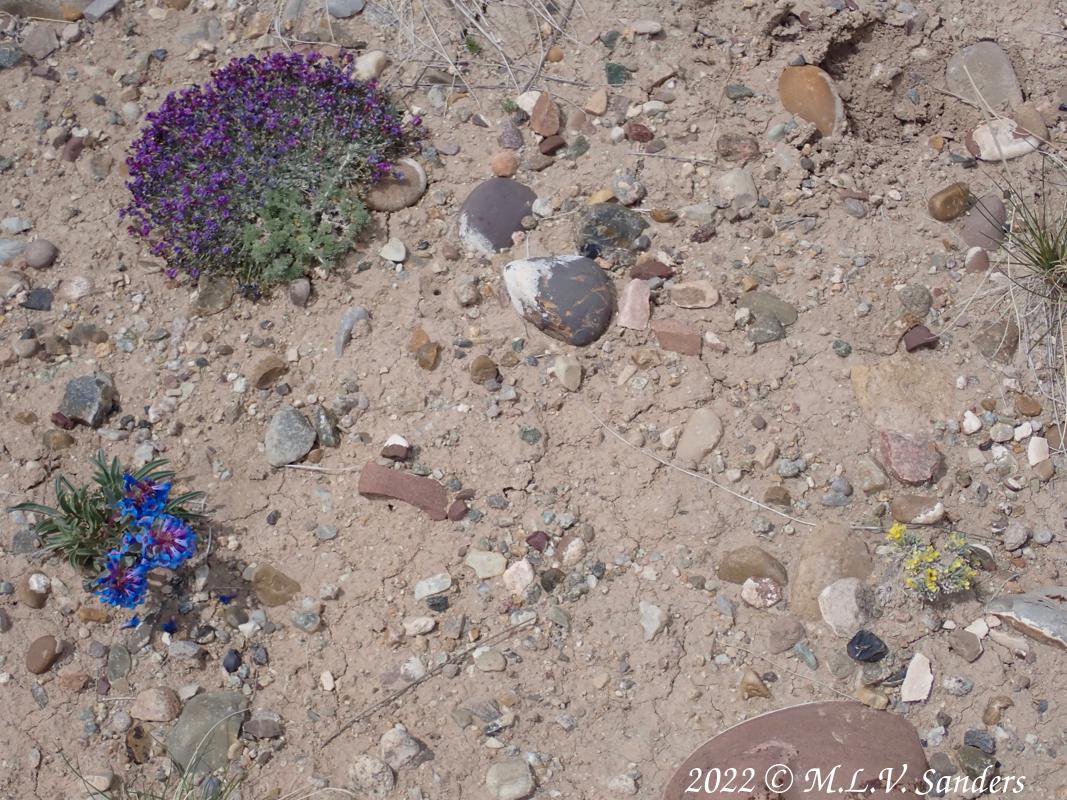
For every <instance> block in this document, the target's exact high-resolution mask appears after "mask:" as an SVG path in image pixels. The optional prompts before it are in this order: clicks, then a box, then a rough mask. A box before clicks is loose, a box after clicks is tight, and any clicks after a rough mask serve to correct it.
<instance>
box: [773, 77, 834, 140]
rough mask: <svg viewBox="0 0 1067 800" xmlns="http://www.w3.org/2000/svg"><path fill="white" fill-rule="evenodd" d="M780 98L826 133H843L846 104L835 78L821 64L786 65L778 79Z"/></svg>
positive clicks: (794, 111)
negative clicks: (822, 68) (824, 70)
mask: <svg viewBox="0 0 1067 800" xmlns="http://www.w3.org/2000/svg"><path fill="white" fill-rule="evenodd" d="M778 97H779V99H780V100H781V101H782V105H783V106H784V107H785V109H786V110H787V111H790V112H792V113H793V114H796V115H797V116H798V117H800V118H801V119H804V120H807V121H808V122H811V123H814V124H815V127H817V128H818V129H819V133H821V134H822V135H823V136H840V135H841V134H842V133H844V131H845V128H846V125H847V119H846V117H845V105H844V103H842V102H841V97H840V95H838V93H837V89H836V87H835V86H834V82H833V79H832V78H831V77H830V76H829V75H827V74H826V73H825V72H823V71H822V70H821V69H819V68H818V67H815V66H811V65H806V66H803V67H786V68H785V69H784V70H782V74H781V76H780V77H779V78H778Z"/></svg>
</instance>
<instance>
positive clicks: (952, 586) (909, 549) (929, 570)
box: [886, 522, 978, 601]
mask: <svg viewBox="0 0 1067 800" xmlns="http://www.w3.org/2000/svg"><path fill="white" fill-rule="evenodd" d="M886 539H887V540H888V541H889V542H890V543H891V544H893V545H894V546H895V547H896V548H897V550H898V552H899V553H900V554H901V555H902V556H903V559H902V565H903V568H904V587H905V588H906V589H907V590H908V591H910V592H912V593H913V594H916V595H918V596H919V597H921V598H922V599H923V600H927V601H933V600H936V599H938V598H939V597H947V596H949V595H954V594H959V593H960V592H964V591H967V590H968V589H970V588H971V587H972V586H973V585H974V579H975V576H977V574H978V571H977V570H976V569H975V568H974V567H973V566H971V564H970V562H969V561H968V559H967V555H966V553H967V538H966V537H965V536H964V535H963V534H962V533H956V532H953V533H950V534H949V536H948V539H947V540H946V542H945V544H944V547H943V548H942V549H941V550H938V549H937V548H936V547H934V546H933V545H932V544H930V543H928V542H925V541H923V540H922V539H921V538H920V537H919V536H918V535H916V534H915V533H912V532H911V531H909V530H908V528H907V526H906V525H904V524H903V523H900V522H897V523H894V524H893V526H892V527H890V529H889V531H888V532H887V533H886Z"/></svg>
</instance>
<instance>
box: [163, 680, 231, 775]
mask: <svg viewBox="0 0 1067 800" xmlns="http://www.w3.org/2000/svg"><path fill="white" fill-rule="evenodd" d="M246 713H247V701H246V700H245V698H244V697H242V696H241V695H239V694H237V693H236V692H207V693H206V694H200V695H197V696H196V697H194V698H192V699H191V700H190V701H189V702H187V703H186V704H185V708H183V709H182V713H181V716H180V717H178V721H177V722H176V723H175V724H174V728H173V729H172V730H171V732H170V735H169V736H168V737H167V754H168V755H169V756H170V757H171V759H172V760H173V761H174V763H176V764H177V765H178V766H180V767H181V768H182V769H183V770H185V771H186V772H192V773H193V774H194V775H198V774H202V773H205V772H213V771H215V770H217V769H221V768H222V767H224V766H225V765H226V762H227V760H228V759H227V753H228V752H229V749H230V747H231V746H232V745H233V744H234V742H236V741H237V736H238V734H239V733H240V731H241V723H242V722H243V721H244V718H245V714H246Z"/></svg>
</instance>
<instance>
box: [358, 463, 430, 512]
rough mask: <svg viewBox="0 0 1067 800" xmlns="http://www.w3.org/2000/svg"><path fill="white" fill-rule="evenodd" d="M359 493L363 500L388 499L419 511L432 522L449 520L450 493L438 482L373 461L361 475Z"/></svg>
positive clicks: (364, 468) (365, 467)
mask: <svg viewBox="0 0 1067 800" xmlns="http://www.w3.org/2000/svg"><path fill="white" fill-rule="evenodd" d="M359 493H360V494H361V495H363V496H364V497H371V498H388V499H391V500H400V501H402V502H404V503H408V504H410V505H413V506H415V507H416V508H420V509H422V510H423V511H425V512H426V513H427V514H429V515H430V518H431V519H435V520H443V519H445V518H447V516H448V514H447V512H446V507H447V504H448V494H447V492H446V491H445V487H444V486H442V485H441V484H439V483H438V482H437V481H435V480H431V479H430V478H423V477H420V476H418V475H410V474H408V473H406V472H400V471H398V470H394V469H390V468H389V467H383V466H381V465H379V464H376V463H374V462H370V463H368V464H367V465H366V466H364V467H363V471H362V472H361V473H360V475H359Z"/></svg>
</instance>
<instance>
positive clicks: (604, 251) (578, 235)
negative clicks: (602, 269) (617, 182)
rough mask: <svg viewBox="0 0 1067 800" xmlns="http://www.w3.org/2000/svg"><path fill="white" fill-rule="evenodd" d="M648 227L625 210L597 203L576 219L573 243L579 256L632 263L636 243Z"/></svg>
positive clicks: (630, 211)
mask: <svg viewBox="0 0 1067 800" xmlns="http://www.w3.org/2000/svg"><path fill="white" fill-rule="evenodd" d="M647 227H648V221H647V220H645V218H644V217H643V216H642V215H640V214H638V213H637V212H636V211H632V210H630V209H629V208H626V207H625V206H619V205H614V204H612V203H597V204H596V205H593V206H590V207H589V208H588V209H586V211H585V213H584V214H582V215H581V216H580V217H579V218H578V224H577V226H576V228H575V233H574V243H575V246H576V247H577V248H578V252H579V253H582V254H595V255H594V256H593V257H596V255H600V256H604V257H605V258H607V259H610V260H611V261H614V262H616V263H619V264H623V265H629V264H631V263H632V262H633V260H634V255H633V251H634V250H635V249H636V247H635V242H636V241H637V239H638V238H639V237H640V236H641V234H642V233H643V232H644V230H645V228H647Z"/></svg>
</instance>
